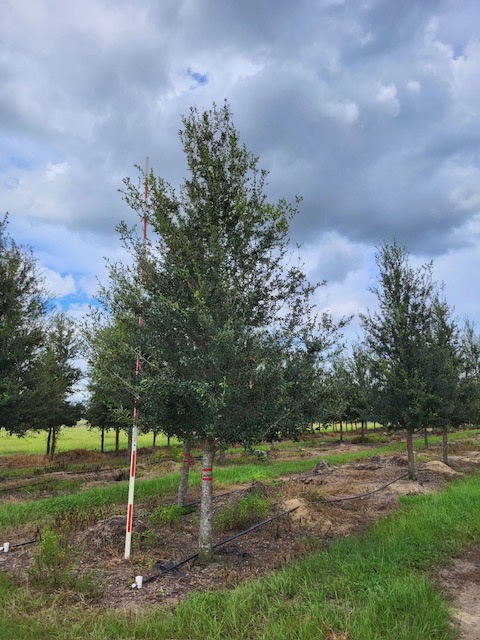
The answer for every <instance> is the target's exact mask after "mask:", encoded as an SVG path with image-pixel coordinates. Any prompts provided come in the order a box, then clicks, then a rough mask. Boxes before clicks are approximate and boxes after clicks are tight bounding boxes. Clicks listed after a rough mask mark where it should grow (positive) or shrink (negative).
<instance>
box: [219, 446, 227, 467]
mask: <svg viewBox="0 0 480 640" xmlns="http://www.w3.org/2000/svg"><path fill="white" fill-rule="evenodd" d="M218 463H219V464H221V465H222V467H223V466H224V465H225V464H226V463H227V449H226V447H224V446H221V447H220V452H219V454H218Z"/></svg>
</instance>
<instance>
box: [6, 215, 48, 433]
mask: <svg viewBox="0 0 480 640" xmlns="http://www.w3.org/2000/svg"><path fill="white" fill-rule="evenodd" d="M6 227H7V218H6V217H5V218H4V219H3V221H0V426H1V427H4V428H5V429H6V430H7V431H9V432H10V433H16V434H17V435H21V434H23V433H25V431H27V430H28V429H29V428H31V427H32V426H33V425H32V423H33V421H34V419H35V417H36V415H37V413H38V411H39V410H41V406H42V402H43V399H41V398H40V397H39V396H38V394H36V392H35V384H36V376H35V369H36V366H37V363H38V358H39V353H40V350H41V348H42V346H43V344H44V341H45V320H46V317H47V313H48V297H47V294H46V291H45V288H44V286H43V281H42V277H41V275H40V273H39V270H38V268H37V264H36V261H35V259H34V257H33V254H32V252H31V250H30V249H25V248H23V247H20V246H18V245H17V244H16V243H15V242H14V240H13V239H11V238H10V237H9V235H8V234H7V231H6ZM38 403H40V404H38Z"/></svg>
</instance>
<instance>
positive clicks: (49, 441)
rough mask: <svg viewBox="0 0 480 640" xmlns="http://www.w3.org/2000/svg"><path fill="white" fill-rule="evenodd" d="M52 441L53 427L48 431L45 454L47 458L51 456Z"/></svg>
mask: <svg viewBox="0 0 480 640" xmlns="http://www.w3.org/2000/svg"><path fill="white" fill-rule="evenodd" d="M51 441H52V427H50V428H49V430H48V436H47V450H46V452H45V455H46V456H49V455H50V443H51Z"/></svg>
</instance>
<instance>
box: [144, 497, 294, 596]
mask: <svg viewBox="0 0 480 640" xmlns="http://www.w3.org/2000/svg"><path fill="white" fill-rule="evenodd" d="M296 509H298V506H296V507H293V509H289V510H288V511H283V512H282V513H277V515H276V516H272V517H271V518H268V519H267V520H262V522H258V523H257V524H254V525H252V526H251V527H249V528H248V529H245V530H244V531H241V532H240V533H236V534H235V535H233V536H230V537H229V538H226V539H225V540H222V541H221V542H217V543H216V544H214V545H212V549H216V548H218V547H221V546H222V545H224V544H227V542H232V540H236V539H237V538H240V537H241V536H244V535H246V534H247V533H250V532H251V531H255V529H258V528H259V527H263V526H264V525H265V524H268V523H269V522H273V520H277V518H281V517H283V516H286V515H288V514H289V513H292V511H295V510H296ZM198 556H199V553H198V552H197V553H194V554H193V555H191V556H189V557H188V558H185V559H184V560H180V562H177V563H176V564H172V563H171V562H168V563H167V564H166V565H164V566H163V569H162V570H161V572H160V573H155V574H154V575H153V576H150V577H149V578H147V579H146V580H144V581H143V584H149V583H150V582H153V581H154V580H156V579H157V578H159V577H160V576H162V575H164V574H165V573H169V572H170V571H176V570H177V569H178V568H179V567H182V566H183V565H184V564H187V562H190V561H191V560H195V558H198ZM161 566H162V565H160V566H159V568H161Z"/></svg>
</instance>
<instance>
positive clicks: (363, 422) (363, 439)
mask: <svg viewBox="0 0 480 640" xmlns="http://www.w3.org/2000/svg"><path fill="white" fill-rule="evenodd" d="M360 424H361V427H360V429H361V436H360V437H361V443H362V444H363V443H364V442H365V425H366V424H367V421H366V420H362V421H361V423H360Z"/></svg>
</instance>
